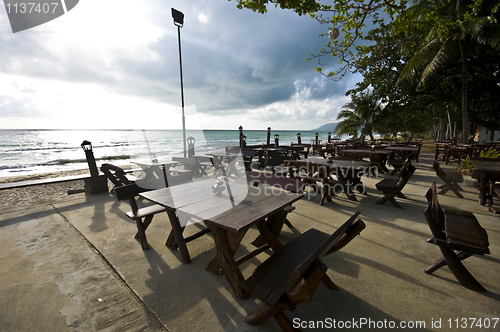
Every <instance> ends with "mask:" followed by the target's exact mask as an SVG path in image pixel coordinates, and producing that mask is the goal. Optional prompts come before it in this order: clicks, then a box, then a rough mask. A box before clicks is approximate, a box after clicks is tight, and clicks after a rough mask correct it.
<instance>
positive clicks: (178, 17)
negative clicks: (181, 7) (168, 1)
mask: <svg viewBox="0 0 500 332" xmlns="http://www.w3.org/2000/svg"><path fill="white" fill-rule="evenodd" d="M172 18H173V19H174V25H176V26H178V27H181V28H182V25H183V24H184V14H183V13H182V12H180V11H178V10H177V9H174V8H172Z"/></svg>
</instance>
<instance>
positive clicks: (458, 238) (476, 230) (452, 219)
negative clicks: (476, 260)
mask: <svg viewBox="0 0 500 332" xmlns="http://www.w3.org/2000/svg"><path fill="white" fill-rule="evenodd" d="M444 219H445V223H444V224H445V231H446V238H447V243H448V245H449V247H450V248H453V249H456V250H465V251H471V252H474V253H477V254H489V252H490V251H489V249H488V245H489V242H488V234H487V233H486V231H485V230H484V228H482V227H481V225H479V222H478V221H477V219H476V217H475V216H474V215H473V214H472V213H470V212H467V211H459V210H445V211H444Z"/></svg>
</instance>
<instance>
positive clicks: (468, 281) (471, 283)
mask: <svg viewBox="0 0 500 332" xmlns="http://www.w3.org/2000/svg"><path fill="white" fill-rule="evenodd" d="M439 249H441V252H442V254H443V257H444V260H445V263H446V265H448V267H449V268H450V270H451V272H452V273H453V274H454V275H455V278H457V280H458V282H460V284H461V285H462V286H464V287H466V288H468V289H471V290H475V291H479V292H486V289H485V288H484V287H483V286H482V285H481V284H480V283H479V282H478V281H477V280H476V279H475V278H474V277H473V276H472V274H470V272H469V271H468V270H467V269H466V268H465V266H464V265H463V264H462V262H461V261H462V260H463V259H465V258H467V257H469V256H471V255H469V256H466V255H463V256H462V257H463V258H462V257H460V256H461V255H460V254H459V255H458V256H457V254H456V253H455V251H453V250H451V249H448V248H443V247H439ZM465 256H466V257H465ZM441 264H442V263H441ZM434 265H436V266H437V265H439V264H438V262H436V264H434ZM431 268H432V267H431ZM431 268H429V269H431ZM437 268H439V267H437ZM437 268H436V269H437ZM429 269H428V270H429ZM436 269H435V270H436Z"/></svg>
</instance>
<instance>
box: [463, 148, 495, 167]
mask: <svg viewBox="0 0 500 332" xmlns="http://www.w3.org/2000/svg"><path fill="white" fill-rule="evenodd" d="M479 157H480V158H493V159H499V158H500V153H499V152H498V151H497V150H495V149H494V148H489V149H488V151H486V152H485V151H481V152H479ZM462 164H463V165H462V167H463V168H465V169H472V168H474V165H473V164H472V163H471V162H470V156H467V158H465V159H462Z"/></svg>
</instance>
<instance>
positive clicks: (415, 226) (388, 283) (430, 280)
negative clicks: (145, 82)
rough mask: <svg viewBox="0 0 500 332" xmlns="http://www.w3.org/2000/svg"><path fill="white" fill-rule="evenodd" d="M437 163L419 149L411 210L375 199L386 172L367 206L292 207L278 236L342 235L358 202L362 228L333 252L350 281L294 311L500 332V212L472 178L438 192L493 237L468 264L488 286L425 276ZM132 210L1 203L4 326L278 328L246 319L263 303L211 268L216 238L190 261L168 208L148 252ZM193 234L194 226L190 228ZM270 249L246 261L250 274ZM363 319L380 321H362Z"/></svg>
mask: <svg viewBox="0 0 500 332" xmlns="http://www.w3.org/2000/svg"><path fill="white" fill-rule="evenodd" d="M433 159H434V158H433V155H431V154H423V155H422V156H421V159H420V162H419V163H414V165H415V166H416V168H417V171H416V173H415V174H414V176H413V177H412V178H411V179H410V182H409V184H408V185H407V186H406V187H405V188H404V190H403V192H404V193H405V195H406V196H407V197H408V199H407V200H401V199H398V201H399V202H400V204H401V205H402V206H403V208H404V209H396V208H394V207H392V206H391V205H390V203H386V204H384V205H382V206H379V205H375V204H374V202H375V201H376V200H377V199H378V198H380V197H381V194H380V193H379V192H378V191H377V190H376V189H375V183H377V182H378V181H379V180H380V179H377V178H363V182H364V184H365V186H366V187H367V193H368V194H367V195H366V196H358V202H352V201H349V200H347V199H346V198H345V196H340V197H335V198H334V202H333V203H325V204H324V205H323V206H319V205H318V204H317V202H318V200H319V196H311V197H309V198H307V197H306V198H304V199H302V200H300V201H298V202H297V203H295V204H294V205H295V206H296V210H295V211H294V212H293V213H291V214H290V215H289V218H288V219H289V220H290V221H291V223H292V224H293V225H294V229H293V230H290V229H289V228H287V227H286V226H285V227H284V230H283V232H282V234H281V235H280V237H279V239H280V241H282V243H285V242H287V241H289V240H290V239H292V238H293V237H294V236H296V235H297V234H299V233H301V232H304V231H306V230H307V229H309V228H311V227H314V228H317V229H320V230H323V231H325V232H329V233H332V232H334V231H335V229H336V228H337V227H338V226H340V225H341V224H342V223H343V222H344V221H345V220H347V219H348V218H349V217H350V216H351V215H352V214H353V213H354V212H355V211H358V210H359V211H361V214H360V218H361V219H362V220H363V221H364V222H365V223H366V229H365V230H364V231H363V232H362V233H361V235H360V236H358V237H357V238H355V239H354V240H353V241H352V242H351V243H350V244H349V245H348V246H346V247H345V248H344V249H343V250H342V251H340V252H338V253H335V254H333V255H330V256H327V257H325V258H324V259H323V261H324V263H325V264H326V265H327V266H328V267H329V271H328V274H329V276H330V277H331V279H332V280H333V281H334V282H335V283H336V284H337V285H338V286H339V288H340V290H339V291H331V290H329V289H327V288H326V287H325V286H324V285H323V284H320V286H319V288H318V290H317V291H316V293H315V297H314V300H313V301H312V302H310V303H304V304H301V305H299V306H298V307H297V310H295V311H294V312H287V315H288V317H290V318H291V319H296V320H295V321H296V322H297V321H298V320H300V321H301V322H303V323H304V324H305V323H307V324H308V322H309V321H312V322H313V323H314V325H315V324H316V322H317V321H325V320H327V319H331V321H326V322H327V323H328V322H333V319H335V321H336V322H337V323H340V322H341V323H340V324H346V322H349V323H347V324H352V323H357V324H358V326H359V328H356V325H354V326H353V327H354V328H353V329H352V330H360V331H364V330H374V329H375V328H376V327H377V325H375V326H374V324H378V327H381V326H390V324H391V323H390V322H394V324H396V327H398V326H399V324H400V323H401V322H403V324H407V326H410V327H411V326H412V324H413V323H412V322H414V321H421V322H423V323H425V328H421V329H419V330H421V331H422V330H423V331H426V330H428V331H453V330H456V329H457V328H455V327H456V324H457V321H456V320H455V319H458V320H459V321H458V323H459V324H462V321H461V319H462V318H476V319H481V322H482V324H483V325H484V324H485V323H487V322H489V323H490V327H489V328H485V327H484V326H483V327H482V328H479V327H478V326H476V325H474V326H471V323H472V320H467V324H468V325H467V329H465V330H467V331H482V330H484V331H494V330H499V329H500V322H498V318H499V317H500V302H499V300H500V218H499V215H495V214H493V213H491V212H488V210H487V208H486V207H484V206H480V205H479V203H478V199H477V198H478V192H477V190H476V189H475V188H474V187H473V186H472V183H473V181H472V179H470V177H467V176H466V177H465V178H466V179H465V182H464V183H463V189H464V193H463V195H464V198H462V199H460V198H457V197H455V196H454V194H453V193H451V192H449V193H447V194H446V195H439V200H440V203H441V205H443V207H445V208H446V207H450V208H455V209H456V208H458V209H463V210H467V211H471V212H474V214H475V215H476V217H477V219H478V220H479V222H480V224H481V225H482V226H483V227H484V228H485V229H486V231H487V232H488V236H489V240H490V251H491V255H486V256H473V257H471V258H469V259H467V260H466V261H464V265H465V266H466V267H467V268H468V269H469V271H470V272H471V273H472V275H473V276H474V277H475V278H476V279H477V280H478V281H479V282H480V283H481V284H482V285H483V286H484V287H485V288H486V289H487V290H488V291H489V292H487V293H480V292H474V291H471V290H468V289H466V288H464V287H463V286H461V285H460V284H459V283H458V282H457V280H456V279H455V277H454V276H453V274H452V273H451V272H450V270H449V269H448V268H447V267H443V268H441V269H439V270H438V271H436V272H435V273H434V274H433V275H427V274H425V273H424V272H423V271H424V269H425V268H427V267H428V266H430V265H431V264H432V263H433V262H434V261H435V260H437V259H438V258H440V257H441V253H440V251H439V248H438V247H437V246H435V245H431V244H429V243H427V242H426V241H425V240H426V239H427V238H429V237H430V230H429V228H428V226H427V223H426V221H425V218H424V216H423V210H424V209H425V206H426V200H425V197H424V195H425V193H426V191H427V190H428V189H429V187H430V185H431V182H432V181H436V182H437V184H438V185H440V184H441V182H440V181H439V179H438V178H437V176H436V175H435V173H434V171H433V170H432V167H431V165H432V161H433ZM455 166H456V164H453V165H452V164H450V165H448V166H443V167H444V168H445V169H451V168H453V167H455ZM497 204H498V203H497ZM128 210H130V207H129V205H128V204H127V203H126V202H117V201H116V200H115V198H114V197H113V196H111V195H108V194H100V195H94V196H85V195H83V194H77V195H71V196H67V197H64V198H62V199H46V200H44V201H38V202H34V203H33V204H29V205H22V206H15V207H11V208H4V209H1V210H0V266H1V267H2V270H1V271H2V272H1V273H0V330H1V331H176V332H177V331H280V328H279V327H278V325H277V323H276V322H275V321H274V319H269V320H267V321H266V322H264V323H263V324H261V325H259V326H257V327H252V326H249V325H247V324H246V323H245V322H244V318H245V316H246V315H247V314H248V313H251V312H252V311H254V310H256V309H257V308H259V304H260V303H259V301H258V300H256V299H255V298H253V297H252V298H250V299H247V300H240V299H238V298H236V297H235V296H233V293H232V291H231V289H230V286H229V285H228V283H227V282H226V280H225V278H224V277H223V276H215V275H212V274H210V273H209V272H207V271H206V270H205V266H206V265H207V263H208V262H209V261H210V259H211V258H212V257H213V256H214V255H215V248H214V243H213V240H212V238H211V237H210V236H204V237H202V238H200V239H198V240H195V241H193V242H191V243H189V244H188V249H189V251H190V254H191V257H192V263H191V264H189V265H185V264H182V263H181V261H180V255H179V253H178V252H176V251H171V250H170V249H169V248H167V247H165V246H164V243H165V239H166V237H167V235H168V233H169V231H170V224H169V222H168V219H167V216H166V214H165V215H164V214H160V215H156V216H155V218H154V220H153V223H152V224H151V226H150V228H149V229H148V231H147V235H148V242H149V244H150V246H151V249H150V250H148V251H143V250H141V247H140V244H139V243H138V242H137V240H135V239H134V238H133V235H134V234H135V232H136V226H135V223H134V222H132V221H131V220H129V219H128V218H127V217H126V216H125V212H127V211H128ZM196 229H197V227H196V225H193V226H188V228H187V229H186V232H187V233H188V234H189V232H190V231H194V230H196ZM256 234H257V230H254V229H251V230H250V231H249V232H248V233H247V236H246V237H245V238H244V239H243V243H242V246H241V247H240V249H239V253H240V254H244V253H245V252H246V251H247V250H252V248H253V247H252V245H251V244H250V242H251V241H252V240H253V239H254V237H255V235H256ZM269 253H270V252H266V253H263V254H261V255H259V256H257V257H256V258H253V259H252V260H250V261H249V262H247V263H245V264H244V265H242V267H241V268H242V271H243V274H244V276H249V275H251V273H252V271H253V269H254V268H255V266H257V265H258V264H259V262H260V261H263V260H264V259H265V258H267V257H268V255H269ZM495 318H496V320H495ZM449 319H450V320H449ZM364 320H366V322H368V321H371V322H372V325H371V326H368V324H365V325H359V324H360V323H361V322H363V321H364ZM384 322H385V323H384ZM405 322H406V323H405ZM436 322H440V323H441V328H439V325H438V324H436ZM450 323H451V326H450ZM495 323H496V328H493V325H494V324H495ZM384 324H385V325H384ZM304 326H305V325H304ZM311 326H312V325H311ZM345 326H347V325H345ZM337 327H339V326H337ZM459 327H460V326H459ZM386 329H387V328H384V330H386ZM407 329H408V328H407ZM302 330H304V331H307V330H312V329H309V328H302ZM316 330H318V331H326V330H330V329H329V328H328V326H326V327H323V328H318V329H316ZM331 330H333V328H332V329H331ZM340 330H342V329H340ZM399 330H406V329H399ZM413 330H415V329H413ZM462 330H463V329H462Z"/></svg>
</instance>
